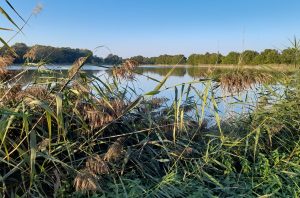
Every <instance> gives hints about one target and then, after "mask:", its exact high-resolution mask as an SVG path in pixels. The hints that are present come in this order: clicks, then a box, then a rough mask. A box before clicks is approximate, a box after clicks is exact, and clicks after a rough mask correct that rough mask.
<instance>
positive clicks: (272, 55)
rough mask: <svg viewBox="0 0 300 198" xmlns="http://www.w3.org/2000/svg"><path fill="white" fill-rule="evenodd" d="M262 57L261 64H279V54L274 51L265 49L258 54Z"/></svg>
mask: <svg viewBox="0 0 300 198" xmlns="http://www.w3.org/2000/svg"><path fill="white" fill-rule="evenodd" d="M260 55H261V56H262V61H263V62H262V64H275V63H276V64H279V63H280V54H279V52H278V51H277V50H275V49H266V50H264V51H263V52H261V53H260ZM259 64H260V63H259Z"/></svg>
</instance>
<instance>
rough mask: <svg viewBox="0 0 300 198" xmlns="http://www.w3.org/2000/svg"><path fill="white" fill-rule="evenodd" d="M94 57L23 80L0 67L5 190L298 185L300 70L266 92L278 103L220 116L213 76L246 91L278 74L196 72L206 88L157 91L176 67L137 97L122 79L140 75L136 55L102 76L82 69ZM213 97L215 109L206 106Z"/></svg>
mask: <svg viewBox="0 0 300 198" xmlns="http://www.w3.org/2000/svg"><path fill="white" fill-rule="evenodd" d="M30 58H31V59H34V57H30ZM87 58H88V57H83V58H81V59H79V60H78V61H76V62H75V63H74V65H73V67H72V68H71V69H70V71H69V73H68V75H66V76H65V78H53V77H51V78H49V79H48V80H47V81H43V83H41V84H39V83H35V84H30V85H27V86H22V85H20V84H18V83H14V80H13V79H11V77H8V76H7V73H3V74H1V75H2V76H3V77H4V78H3V79H6V80H5V81H2V83H1V91H0V98H1V101H0V104H1V105H0V113H1V116H0V134H1V135H0V141H1V143H0V147H1V152H0V159H1V160H0V164H1V165H0V181H1V183H0V190H1V192H0V194H1V196H4V197H5V196H6V197H19V196H24V197H87V196H90V197H101V196H103V197H118V196H119V197H140V196H146V197H230V196H231V197H236V196H241V197H259V196H262V197H273V196H274V197H280V196H290V197H293V196H294V197H297V196H299V195H300V187H299V185H298V184H299V182H300V178H299V173H300V167H299V163H300V161H299V159H300V156H299V154H300V152H299V151H300V144H299V140H300V134H299V129H300V122H299V120H300V119H299V118H300V117H299V112H300V104H299V101H300V91H299V90H300V89H299V88H300V87H299V79H300V78H299V75H296V74H295V75H294V76H290V77H288V78H287V77H286V76H285V77H284V78H278V79H277V80H276V82H277V83H281V84H282V85H284V89H285V90H284V91H283V92H282V94H281V95H278V94H276V92H272V91H269V92H268V94H267V95H264V97H267V98H268V97H269V98H272V101H273V102H272V103H271V104H268V103H267V102H266V103H267V104H265V105H260V106H257V108H256V109H255V110H253V111H251V112H250V113H248V114H243V115H241V116H239V117H237V118H233V119H231V120H222V119H221V118H220V116H219V115H218V108H217V99H216V97H215V95H216V94H215V92H216V88H215V86H212V84H213V83H212V82H214V83H217V84H218V85H219V86H221V87H222V88H223V89H224V90H225V91H228V92H230V93H232V94H238V93H239V92H241V91H245V90H247V89H249V88H250V87H251V86H252V85H253V84H258V83H261V84H267V82H270V79H273V78H274V77H272V76H269V75H267V74H253V73H249V72H247V71H243V70H240V71H235V70H233V71H232V73H225V74H223V75H221V76H218V77H216V76H213V72H212V74H209V75H208V76H207V78H206V79H204V80H201V81H198V82H197V83H199V84H203V85H204V86H205V89H204V90H202V91H199V90H197V86H196V85H194V84H189V85H188V86H186V85H184V84H182V85H177V86H175V87H174V90H175V100H174V101H168V99H165V98H158V97H156V96H155V95H156V94H157V93H159V92H160V91H162V90H161V87H162V85H163V84H164V83H165V81H166V80H167V78H168V76H169V75H170V72H172V69H170V70H171V71H170V72H169V73H168V74H166V78H165V79H164V80H162V81H161V82H160V83H158V86H157V87H156V88H155V89H154V90H153V91H152V92H149V93H146V94H144V95H136V97H135V99H132V97H130V98H129V97H128V95H130V96H132V95H135V94H134V90H133V91H132V93H130V92H131V90H129V89H126V88H125V89H124V88H122V87H121V86H120V84H119V80H120V79H132V78H133V77H134V70H135V68H136V67H137V64H136V62H134V61H132V62H131V61H130V60H128V61H127V62H125V63H124V64H123V65H120V66H116V67H114V68H113V69H112V70H113V71H112V74H113V76H112V78H113V79H112V81H110V82H109V81H108V82H103V81H102V80H100V79H98V78H97V77H95V76H87V75H86V74H84V73H82V72H81V67H82V66H83V64H84V63H85V61H86V60H87ZM5 67H6V66H5V65H3V67H2V68H3V69H6V68H5ZM43 78H45V77H44V76H43ZM37 82H38V81H37ZM265 86H267V85H265ZM268 89H272V87H268ZM180 90H181V91H180ZM191 92H194V95H193V97H192V96H191ZM274 98H276V100H275V101H274ZM266 101H268V100H266ZM209 103H212V104H213V107H214V108H213V112H214V115H215V116H214V117H212V118H207V117H205V115H204V110H205V108H207V107H209V106H208V105H209ZM208 119H214V120H215V121H214V123H215V125H213V126H209V125H208V124H207V123H208V122H209V121H210V120H208Z"/></svg>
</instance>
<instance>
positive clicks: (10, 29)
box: [0, 27, 13, 31]
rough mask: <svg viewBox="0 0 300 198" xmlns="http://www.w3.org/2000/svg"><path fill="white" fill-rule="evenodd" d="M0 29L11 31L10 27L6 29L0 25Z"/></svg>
mask: <svg viewBox="0 0 300 198" xmlns="http://www.w3.org/2000/svg"><path fill="white" fill-rule="evenodd" d="M0 30H5V31H13V30H12V29H8V28H2V27H0Z"/></svg>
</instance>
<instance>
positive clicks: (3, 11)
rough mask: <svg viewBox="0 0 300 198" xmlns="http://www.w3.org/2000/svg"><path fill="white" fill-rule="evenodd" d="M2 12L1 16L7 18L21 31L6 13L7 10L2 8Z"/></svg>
mask: <svg viewBox="0 0 300 198" xmlns="http://www.w3.org/2000/svg"><path fill="white" fill-rule="evenodd" d="M0 12H1V14H3V15H4V16H5V18H7V19H8V20H9V21H10V22H11V23H12V24H13V25H14V26H16V28H18V30H20V31H21V29H20V28H19V26H18V25H17V24H16V23H15V22H14V20H12V18H11V17H10V16H9V15H8V14H7V13H6V12H5V10H4V9H3V8H2V7H0Z"/></svg>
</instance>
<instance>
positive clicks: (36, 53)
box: [0, 43, 123, 65]
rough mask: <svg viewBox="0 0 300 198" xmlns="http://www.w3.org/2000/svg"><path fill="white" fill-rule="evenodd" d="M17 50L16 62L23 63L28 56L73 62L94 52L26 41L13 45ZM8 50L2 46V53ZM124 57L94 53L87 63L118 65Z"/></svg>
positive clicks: (62, 62)
mask: <svg viewBox="0 0 300 198" xmlns="http://www.w3.org/2000/svg"><path fill="white" fill-rule="evenodd" d="M11 48H12V49H13V50H14V51H15V52H16V54H17V55H18V57H16V59H15V60H14V64H23V63H25V62H26V61H27V60H28V58H30V59H31V60H30V61H31V62H40V61H43V62H46V63H51V64H71V63H73V62H74V61H75V60H77V59H78V58H80V57H84V56H87V55H89V54H93V52H92V51H90V50H87V49H72V48H69V47H52V46H44V45H34V46H27V45H26V44H24V43H16V44H14V45H12V46H11ZM6 52H7V49H6V48H5V47H3V48H1V50H0V55H3V54H4V53H6ZM122 61H123V59H122V58H121V57H119V56H117V55H113V54H109V55H108V56H107V57H105V58H102V57H98V56H96V55H92V56H91V57H90V58H89V59H88V60H87V64H93V65H103V64H104V65H117V64H120V63H122Z"/></svg>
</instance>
